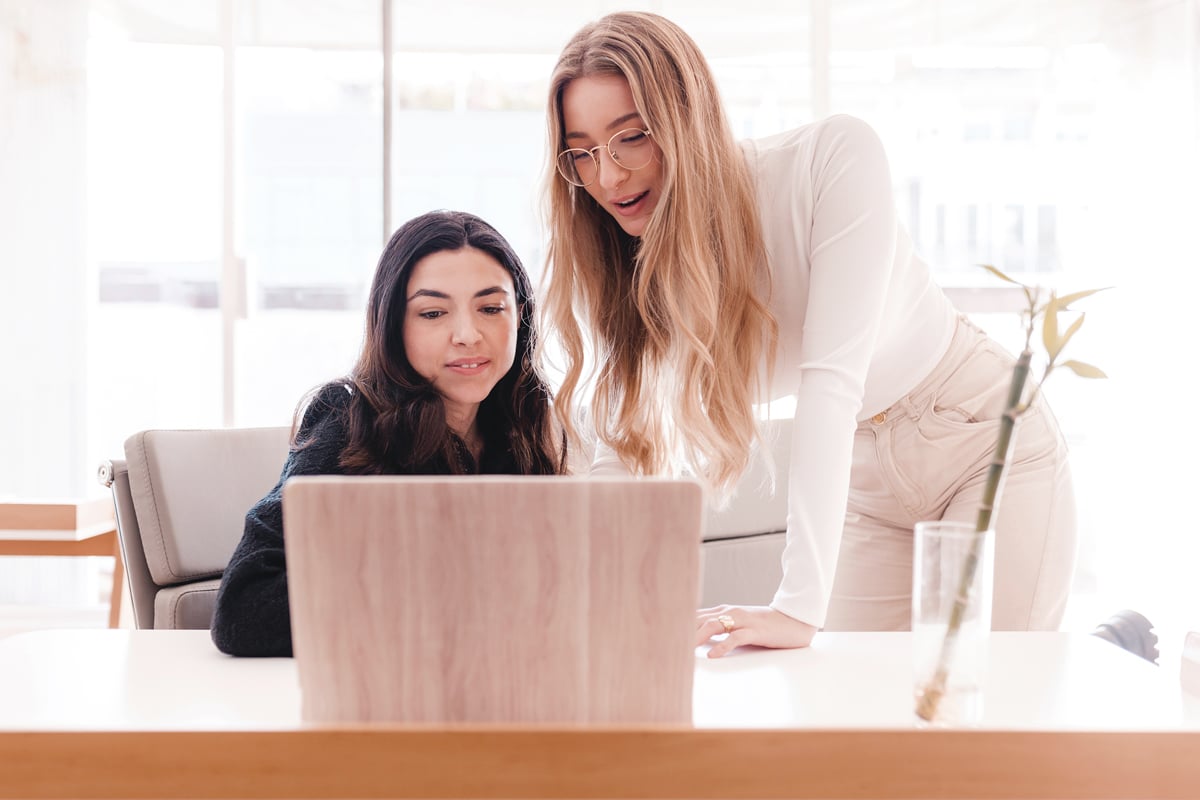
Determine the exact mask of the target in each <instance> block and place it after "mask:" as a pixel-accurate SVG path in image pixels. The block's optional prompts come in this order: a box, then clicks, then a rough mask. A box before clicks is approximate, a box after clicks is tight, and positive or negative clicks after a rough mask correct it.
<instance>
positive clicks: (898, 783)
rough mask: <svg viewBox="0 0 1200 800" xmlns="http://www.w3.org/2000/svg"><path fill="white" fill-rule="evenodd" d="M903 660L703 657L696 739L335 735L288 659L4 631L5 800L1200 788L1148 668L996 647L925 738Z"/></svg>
mask: <svg viewBox="0 0 1200 800" xmlns="http://www.w3.org/2000/svg"><path fill="white" fill-rule="evenodd" d="M910 654H911V648H910V639H909V636H908V634H903V633H896V634H886V633H885V634H852V633H847V634H821V635H819V636H818V637H817V640H816V642H815V643H814V646H813V647H811V648H806V649H804V650H790V651H770V650H757V649H747V650H744V651H736V652H735V653H734V654H733V655H732V656H730V657H726V658H724V659H720V660H710V659H707V658H704V657H703V655H704V650H703V648H701V649H700V650H699V651H698V652H697V657H696V674H695V692H694V703H693V716H694V720H695V725H694V726H692V727H688V726H544V727H538V726H503V725H473V726H433V725H420V726H416V725H407V726H406V725H375V726H341V727H337V726H315V725H310V724H306V723H304V722H303V721H302V719H301V713H300V700H301V693H300V689H299V682H298V678H297V672H296V665H295V662H294V661H293V660H292V659H279V658H276V659H235V658H230V657H227V656H223V655H221V654H220V653H218V652H217V651H216V649H215V648H214V647H213V645H212V642H211V640H210V639H209V636H208V633H207V632H206V631H153V630H141V631H131V630H119V631H108V630H98V629H93V630H83V631H38V632H35V633H26V634H19V635H16V636H11V637H8V638H6V639H0V798H3V799H7V798H26V800H28V799H29V798H77V799H78V798H122V797H124V798H134V797H137V798H151V797H154V798H163V799H164V800H165V799H167V798H179V799H180V800H183V799H184V798H231V799H232V798H280V799H282V798H339V797H340V798H347V797H355V798H412V799H413V800H416V798H447V799H448V798H455V799H456V800H457V799H458V798H463V799H464V800H465V798H502V799H503V800H516V798H531V799H536V800H540V799H543V798H544V799H545V800H550V798H560V799H563V800H568V799H569V800H596V798H637V799H639V800H649V799H651V798H671V799H672V800H675V799H678V800H682V799H683V798H707V799H708V800H719V799H720V798H744V799H745V800H752V799H754V798H757V799H759V800H762V799H764V798H814V799H815V798H863V799H865V798H875V800H881V799H882V798H905V799H906V800H913V799H914V798H925V799H926V800H932V799H933V798H946V800H950V799H951V798H959V799H960V800H961V798H993V799H995V800H999V799H1000V798H1024V799H1025V800H1062V799H1063V798H1074V799H1076V800H1078V799H1079V798H1106V799H1107V800H1116V799H1118V798H1128V799H1132V798H1138V799H1139V800H1155V798H1163V799H1166V798H1179V799H1180V800H1183V799H1184V798H1187V799H1188V800H1192V798H1195V797H1197V796H1200V758H1197V754H1198V753H1200V713H1197V712H1196V711H1195V709H1193V708H1191V707H1190V706H1189V704H1188V703H1187V702H1186V701H1187V700H1188V698H1186V697H1182V696H1181V693H1180V688H1179V685H1178V678H1177V676H1176V677H1172V676H1170V675H1169V674H1167V672H1166V670H1164V669H1162V668H1159V667H1155V666H1154V665H1152V664H1149V663H1148V662H1146V661H1143V660H1141V659H1139V658H1137V657H1136V656H1133V655H1131V654H1129V653H1127V652H1126V651H1124V650H1121V649H1119V648H1118V647H1116V646H1115V645H1112V644H1109V643H1107V642H1104V641H1101V640H1100V639H1097V638H1096V637H1093V636H1088V635H1086V634H1070V633H1029V634H1025V633H1003V634H995V635H994V640H993V647H992V652H991V660H990V665H991V675H990V679H989V684H988V699H987V711H986V713H985V716H984V718H983V720H982V721H981V723H980V725H979V727H977V728H973V729H961V728H959V729H927V728H924V727H922V726H920V725H918V724H917V723H916V722H915V720H914V717H913V715H912V698H911V682H910V680H909V674H910V669H909V665H908V663H907V662H908V658H909V656H910ZM472 656H473V654H464V657H468V658H469V657H472ZM630 679H631V680H636V679H637V677H636V676H632V675H631V676H630ZM101 686H102V687H104V689H103V690H98V689H97V687H101ZM113 687H116V691H113Z"/></svg>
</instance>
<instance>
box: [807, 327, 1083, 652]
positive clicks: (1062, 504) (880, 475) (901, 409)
mask: <svg viewBox="0 0 1200 800" xmlns="http://www.w3.org/2000/svg"><path fill="white" fill-rule="evenodd" d="M1013 361H1014V359H1013V357H1012V356H1011V355H1010V354H1009V353H1007V352H1006V351H1005V350H1004V349H1003V348H1001V347H1000V346H999V345H998V344H996V343H995V342H993V341H992V340H991V339H989V338H988V337H987V335H986V334H984V333H983V331H981V330H980V329H979V328H977V327H976V326H975V325H974V324H972V323H971V322H970V321H968V320H967V319H966V318H965V317H963V318H960V320H959V323H958V326H957V329H956V331H955V334H954V338H953V341H952V342H951V345H950V349H949V350H948V351H947V353H946V355H945V356H944V357H943V358H942V360H941V362H940V363H939V364H938V365H937V367H935V368H934V370H933V372H931V373H930V375H929V376H928V377H927V378H926V379H925V380H924V381H923V382H922V383H921V385H920V386H918V387H917V388H916V389H914V390H913V391H912V392H911V393H910V394H908V395H907V396H906V397H904V398H902V399H901V400H900V401H899V402H898V403H896V404H895V405H893V406H892V407H891V408H889V409H888V410H887V411H885V412H883V413H881V414H877V415H876V416H875V417H873V418H871V419H870V420H867V421H865V422H863V423H861V424H860V425H859V426H858V430H857V431H856V433H855V437H854V460H853V466H852V471H851V478H850V498H849V503H848V506H847V512H846V527H845V532H844V534H843V538H842V546H841V551H840V553H839V556H838V567H837V574H836V577H835V578H834V585H833V595H832V599H831V601H830V607H829V614H828V616H827V618H826V623H825V630H843V631H845V630H860V631H861V630H907V629H909V627H910V620H911V613H912V558H913V524H914V523H916V522H918V521H921V520H932V519H948V520H961V521H964V522H970V523H972V524H973V523H974V522H975V518H976V514H977V512H978V508H979V501H980V498H981V497H982V495H983V487H984V483H985V480H986V473H987V468H988V464H989V463H990V462H991V460H992V456H993V451H994V449H995V446H996V437H997V431H998V428H999V419H1000V415H1001V413H1002V411H1003V408H1004V401H1005V396H1006V394H1007V392H1008V387H1009V383H1010V380H1011V378H1012V366H1013ZM1016 439H1017V441H1016V448H1015V450H1014V452H1013V456H1012V457H1011V459H1010V460H1009V466H1008V474H1007V477H1006V479H1005V482H1004V485H1003V486H1002V487H1001V493H1000V501H999V506H998V509H997V511H996V513H995V516H994V517H993V523H994V527H995V530H996V560H995V581H994V586H995V588H994V595H993V604H992V626H993V628H994V629H995V630H1054V629H1057V627H1058V625H1059V622H1060V621H1061V620H1062V616H1063V611H1064V609H1065V608H1066V604H1067V597H1068V594H1069V592H1070V584H1071V576H1072V574H1073V572H1074V567H1075V552H1076V531H1075V496H1074V492H1073V489H1072V485H1071V473H1070V469H1069V467H1068V464H1067V447H1066V443H1065V442H1064V440H1063V437H1062V434H1061V432H1060V431H1059V428H1058V423H1057V421H1056V420H1055V419H1054V415H1053V414H1052V413H1051V411H1050V408H1049V407H1048V406H1047V405H1046V403H1045V402H1044V400H1042V399H1040V398H1039V400H1038V401H1036V402H1035V404H1034V406H1033V407H1032V408H1031V409H1029V411H1028V412H1026V413H1025V414H1024V415H1023V416H1022V417H1021V418H1020V421H1019V422H1018V423H1017V428H1016Z"/></svg>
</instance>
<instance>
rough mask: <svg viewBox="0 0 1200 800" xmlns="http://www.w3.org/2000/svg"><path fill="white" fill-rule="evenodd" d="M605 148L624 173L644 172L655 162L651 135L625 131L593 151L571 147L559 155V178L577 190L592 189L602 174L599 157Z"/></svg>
mask: <svg viewBox="0 0 1200 800" xmlns="http://www.w3.org/2000/svg"><path fill="white" fill-rule="evenodd" d="M601 147H603V148H604V149H606V150H608V155H609V156H610V157H611V158H612V160H613V161H614V162H616V164H617V166H619V167H621V168H622V169H630V170H633V169H641V168H642V167H644V166H646V165H647V164H649V163H650V160H651V159H653V158H654V148H653V147H651V145H650V131H649V130H646V129H643V128H626V129H625V130H623V131H617V132H616V133H614V134H613V137H612V138H611V139H609V140H608V144H598V145H596V146H595V147H593V148H592V149H590V150H584V149H583V148H582V147H572V148H571V149H569V150H563V151H562V152H561V153H559V154H558V161H557V166H558V174H559V175H562V176H563V178H564V179H566V181H567V182H568V183H572V184H574V185H576V186H590V185H591V184H592V183H593V182H594V181H595V180H596V176H597V175H598V174H599V173H600V156H599V155H598V154H597V151H598V150H599V149H600V148H601Z"/></svg>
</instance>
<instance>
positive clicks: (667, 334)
mask: <svg viewBox="0 0 1200 800" xmlns="http://www.w3.org/2000/svg"><path fill="white" fill-rule="evenodd" d="M606 75H618V76H621V77H623V78H624V79H625V80H626V81H627V82H628V84H629V88H630V90H631V92H632V94H633V100H634V103H635V105H636V107H637V110H638V112H639V113H640V114H641V116H642V119H643V120H644V122H645V123H646V125H647V126H648V127H649V129H650V131H651V137H652V138H653V140H654V142H655V143H656V144H657V145H658V147H659V149H660V150H661V156H660V158H661V161H662V166H661V171H662V187H661V193H660V197H659V200H658V203H657V206H656V208H655V210H654V213H653V215H652V216H651V218H650V220H649V222H648V224H647V226H646V229H645V231H644V234H643V235H642V237H641V239H640V241H639V240H638V239H637V238H634V237H632V236H629V235H628V234H626V233H625V232H624V231H623V230H622V229H621V228H620V226H619V225H617V223H616V221H615V220H613V218H612V217H611V216H610V215H609V214H608V213H607V212H606V211H605V210H604V209H603V208H601V207H600V206H599V205H598V204H597V203H596V202H595V201H594V200H593V199H592V198H591V197H590V196H589V195H588V194H587V192H586V191H585V190H584V189H581V188H578V187H575V186H572V185H571V184H569V183H567V182H566V181H564V180H562V179H561V178H560V177H558V176H557V175H556V174H555V170H554V165H553V159H554V157H555V155H556V154H557V153H559V152H560V151H562V150H563V149H565V148H566V146H567V145H566V144H565V138H564V127H563V125H564V123H563V118H562V95H563V90H564V89H565V87H566V86H567V84H569V83H570V82H571V81H573V80H575V79H577V78H582V77H591V76H606ZM547 121H548V132H549V148H548V154H549V159H550V164H549V170H548V175H547V176H546V179H547V183H548V185H547V194H546V202H547V208H546V211H547V217H548V220H549V227H550V236H551V239H550V245H549V250H548V255H547V269H548V270H549V283H548V288H547V294H546V302H547V323H548V326H549V329H550V330H551V331H553V332H554V333H555V334H557V339H558V341H559V344H560V345H561V347H562V349H563V353H564V356H565V358H566V362H567V363H566V373H565V379H564V380H563V383H562V386H561V388H560V389H559V391H558V399H557V401H556V403H555V411H556V414H557V415H558V416H559V419H560V421H561V423H562V425H563V426H564V428H565V429H566V430H567V432H568V434H569V436H570V437H571V440H572V442H573V443H574V444H576V445H578V443H579V441H580V437H579V435H578V432H577V430H576V428H575V425H574V424H573V420H572V411H571V409H572V407H573V398H574V395H575V393H576V392H577V391H578V390H580V388H581V382H583V381H584V375H583V369H584V362H585V347H586V346H587V345H589V344H590V346H591V348H592V352H593V354H594V357H595V359H596V360H597V362H598V364H599V365H600V366H599V369H598V371H597V372H596V373H595V374H594V375H592V377H594V379H595V386H594V393H593V398H592V416H593V419H594V420H595V422H596V429H597V433H598V435H599V437H600V439H601V440H603V441H604V442H606V443H607V444H609V445H610V446H611V447H612V448H613V449H614V450H615V451H616V453H617V454H618V455H619V456H620V458H621V460H622V461H623V462H624V463H625V464H627V465H629V466H630V467H631V468H632V469H633V471H634V472H635V473H638V474H662V473H665V472H675V471H678V469H679V468H680V467H681V466H682V465H683V464H687V465H690V466H691V467H692V469H693V470H694V471H695V473H696V475H697V476H698V477H700V478H701V479H703V480H704V481H705V482H706V483H708V484H709V485H710V486H712V487H715V488H718V489H725V488H728V487H730V486H731V485H732V484H733V482H734V481H736V480H737V478H738V476H740V475H741V473H742V472H743V471H744V470H745V468H746V466H747V463H748V461H749V455H750V450H751V446H752V445H753V444H754V441H755V439H756V438H757V436H758V427H757V423H756V420H755V414H754V407H753V405H754V402H755V401H756V400H758V399H760V398H759V397H758V390H759V385H758V376H759V365H760V363H762V362H763V361H764V359H765V361H766V363H767V365H768V369H769V368H770V365H772V364H773V363H774V353H775V345H776V340H777V338H778V326H777V324H776V322H775V319H774V318H773V317H772V316H771V313H770V311H769V309H768V307H767V303H766V296H767V294H768V293H769V277H768V275H767V273H766V272H765V263H766V254H765V247H764V245H763V240H762V232H761V224H760V222H759V215H758V208H757V204H756V202H755V196H754V187H753V184H752V180H751V177H750V174H749V170H748V169H747V167H746V164H745V161H744V159H743V157H742V154H741V151H740V149H739V148H738V145H737V143H736V142H735V141H734V138H733V134H732V132H731V130H730V128H729V124H728V122H727V120H726V118H725V114H724V110H723V107H722V104H721V99H720V96H719V95H718V93H717V90H716V86H715V83H714V81H713V78H712V73H711V72H710V70H709V67H708V64H707V62H706V61H705V59H704V56H703V54H702V53H701V52H700V50H699V48H698V47H697V46H696V44H695V42H693V41H692V39H691V38H690V37H689V36H688V35H687V34H686V33H684V32H683V31H682V30H681V29H680V28H679V27H678V26H676V25H675V24H674V23H672V22H670V21H669V20H667V19H665V18H663V17H660V16H658V15H655V14H648V13H638V12H622V13H616V14H610V15H608V16H606V17H604V18H602V19H600V20H598V21H597V22H594V23H592V24H590V25H587V26H586V27H584V28H583V29H581V30H580V31H579V32H578V33H576V34H575V36H574V37H573V38H572V39H571V41H570V42H569V43H568V44H567V46H566V47H565V48H564V50H563V52H562V54H561V55H560V56H559V59H558V63H557V65H556V66H555V69H554V73H553V76H552V78H551V85H550V95H549V113H548V115H547ZM584 329H589V330H590V331H591V333H590V335H585V334H584V333H583V331H584Z"/></svg>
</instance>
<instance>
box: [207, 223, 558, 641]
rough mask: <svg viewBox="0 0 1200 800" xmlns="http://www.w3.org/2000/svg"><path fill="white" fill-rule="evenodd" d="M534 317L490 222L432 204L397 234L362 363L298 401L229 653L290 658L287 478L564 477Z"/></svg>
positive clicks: (244, 577)
mask: <svg viewBox="0 0 1200 800" xmlns="http://www.w3.org/2000/svg"><path fill="white" fill-rule="evenodd" d="M534 312H535V309H534V300H533V292H532V290H531V287H530V282H529V277H528V275H527V274H526V273H525V269H524V267H523V266H522V265H521V261H520V259H518V258H517V256H516V254H515V253H514V252H513V250H512V248H511V247H510V246H509V244H508V242H507V241H505V240H504V237H502V236H501V235H500V234H499V233H498V232H497V231H496V230H495V229H494V228H493V227H492V226H491V225H489V224H487V223H486V222H484V221H483V220H482V219H479V218H478V217H475V216H472V215H471V214H465V213H462V212H457V211H435V212H431V213H429V214H424V215H422V216H420V217H417V218H415V219H413V220H410V221H409V222H407V223H405V224H404V225H403V226H401V227H400V229H399V230H397V231H396V233H395V234H394V235H393V236H392V239H391V241H389V242H388V245H387V247H386V248H385V249H384V251H383V255H382V256H381V257H380V259H379V265H378V267H377V268H376V270H375V279H374V281H373V283H372V285H371V294H370V298H369V300H368V302H367V318H366V335H365V337H364V342H363V348H362V353H361V355H360V356H359V358H358V362H357V363H356V364H355V366H354V369H353V370H352V371H351V372H350V374H349V375H348V376H347V377H346V378H344V379H341V380H337V381H333V382H331V383H328V384H326V385H324V386H322V387H321V388H319V389H317V390H315V391H314V392H312V393H310V394H309V395H308V397H306V402H303V401H302V402H301V405H300V408H299V409H298V410H297V413H296V420H297V422H296V424H295V426H294V427H295V430H294V431H293V445H292V448H291V452H290V453H289V455H288V458H287V461H286V463H285V464H284V466H283V473H282V475H280V478H279V483H278V484H277V485H276V486H275V488H274V489H272V490H271V491H270V493H268V494H267V496H266V497H264V498H263V499H262V500H260V501H259V502H258V503H257V504H256V505H255V506H254V508H252V509H250V512H249V513H248V514H247V515H246V527H245V532H244V533H243V535H242V540H241V542H240V543H239V544H238V546H237V549H236V550H235V551H234V553H233V556H232V558H231V559H230V561H229V565H228V566H227V567H226V569H225V572H224V574H223V576H222V578H221V588H220V590H219V592H218V594H217V606H216V612H215V614H214V617H213V624H212V638H213V642H215V643H216V645H217V648H218V649H220V650H221V651H222V652H225V653H230V654H232V655H242V656H288V655H291V652H292V637H291V621H290V615H289V612H288V594H287V572H286V564H285V562H284V546H283V537H284V531H283V514H282V497H281V491H282V488H283V484H284V482H285V481H286V480H287V479H288V478H290V477H292V476H295V475H443V474H444V475H457V474H470V473H489V474H529V475H553V474H559V473H561V472H563V471H564V468H565V462H566V449H565V446H564V445H563V439H562V437H561V436H558V435H556V434H555V427H554V422H553V417H552V412H551V408H550V401H551V396H550V389H549V388H548V385H547V383H546V381H545V379H544V378H543V377H542V375H541V373H540V372H539V370H538V368H537V367H536V366H535V363H534V359H533V353H534V348H535V347H536V345H537V336H536V330H535V326H534Z"/></svg>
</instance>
